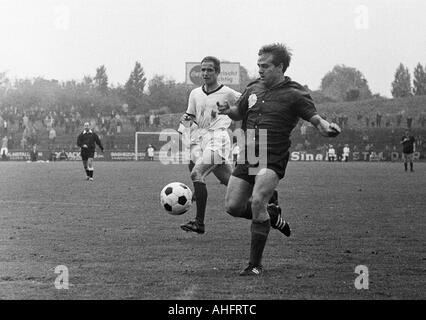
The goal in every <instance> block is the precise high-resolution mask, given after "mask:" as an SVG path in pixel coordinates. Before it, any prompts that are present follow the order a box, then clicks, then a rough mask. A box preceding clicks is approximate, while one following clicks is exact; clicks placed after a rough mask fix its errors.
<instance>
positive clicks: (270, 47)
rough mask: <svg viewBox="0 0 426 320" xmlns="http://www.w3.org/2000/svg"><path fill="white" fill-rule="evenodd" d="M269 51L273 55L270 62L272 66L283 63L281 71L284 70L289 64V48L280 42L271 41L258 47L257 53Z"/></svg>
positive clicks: (290, 54)
mask: <svg viewBox="0 0 426 320" xmlns="http://www.w3.org/2000/svg"><path fill="white" fill-rule="evenodd" d="M267 53H270V54H272V56H273V59H272V63H273V64H274V66H278V65H279V64H280V63H282V64H283V72H285V71H286V70H287V68H288V66H289V65H290V60H291V56H292V53H291V50H290V48H288V47H286V46H285V45H284V44H282V43H272V44H267V45H264V46H263V47H262V48H260V50H259V53H258V55H259V56H261V55H262V54H267Z"/></svg>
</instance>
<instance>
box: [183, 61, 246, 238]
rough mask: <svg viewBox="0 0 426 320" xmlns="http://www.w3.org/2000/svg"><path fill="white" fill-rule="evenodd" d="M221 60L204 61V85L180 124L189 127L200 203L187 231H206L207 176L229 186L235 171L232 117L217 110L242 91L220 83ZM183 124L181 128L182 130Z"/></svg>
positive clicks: (193, 176)
mask: <svg viewBox="0 0 426 320" xmlns="http://www.w3.org/2000/svg"><path fill="white" fill-rule="evenodd" d="M219 74H220V61H219V59H217V58H215V57H212V56H208V57H205V58H204V59H203V60H202V61H201V76H202V78H203V82H204V84H203V85H202V86H201V87H199V88H196V89H194V90H192V91H191V93H190V95H189V101H188V109H187V110H186V113H185V114H184V115H182V118H181V123H182V124H185V125H184V127H186V128H189V129H190V140H191V147H190V151H191V163H190V170H191V180H192V182H193V184H194V196H195V199H196V204H197V206H196V207H197V213H196V217H195V221H190V222H188V223H186V224H183V225H181V228H182V229H183V230H185V231H192V232H196V233H199V234H203V233H204V231H205V228H204V216H205V211H206V204H207V187H206V182H205V178H206V176H207V175H208V174H209V173H210V172H213V174H214V175H215V176H216V177H217V178H218V179H219V181H220V182H221V183H222V184H224V185H228V181H229V178H230V176H231V173H232V166H231V163H230V156H231V140H230V136H229V133H228V128H229V126H230V125H231V123H232V120H231V119H230V118H229V117H228V116H226V115H221V114H219V113H218V109H217V104H218V103H220V104H224V103H225V102H228V103H229V104H231V105H234V104H235V102H236V101H237V100H238V98H239V97H240V95H241V94H240V93H239V92H237V91H235V90H233V89H231V88H229V87H227V86H224V85H222V84H219V83H218V80H217V78H218V76H219ZM181 129H182V126H181V127H180V129H179V130H178V131H181Z"/></svg>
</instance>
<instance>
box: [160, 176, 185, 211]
mask: <svg viewBox="0 0 426 320" xmlns="http://www.w3.org/2000/svg"><path fill="white" fill-rule="evenodd" d="M160 202H161V206H162V207H163V208H164V209H166V212H167V213H169V214H171V215H174V216H178V215H181V214H184V213H185V212H187V211H188V210H189V208H190V207H191V204H192V191H191V189H190V188H189V187H188V186H187V185H185V184H183V183H181V182H172V183H169V184H168V185H167V186H165V187H164V188H163V190H161V193H160Z"/></svg>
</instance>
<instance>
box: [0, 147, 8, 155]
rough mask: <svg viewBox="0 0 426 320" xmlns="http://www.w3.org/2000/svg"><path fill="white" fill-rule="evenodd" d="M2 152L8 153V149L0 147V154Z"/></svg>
mask: <svg viewBox="0 0 426 320" xmlns="http://www.w3.org/2000/svg"><path fill="white" fill-rule="evenodd" d="M3 152H4V153H5V154H6V155H7V154H8V153H9V150H8V149H7V148H1V149H0V156H1V155H2V154H3Z"/></svg>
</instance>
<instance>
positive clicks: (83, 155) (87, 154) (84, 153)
mask: <svg viewBox="0 0 426 320" xmlns="http://www.w3.org/2000/svg"><path fill="white" fill-rule="evenodd" d="M80 155H81V160H83V161H87V159H89V158H94V157H95V152H94V151H89V150H84V149H82V150H81V153H80Z"/></svg>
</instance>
